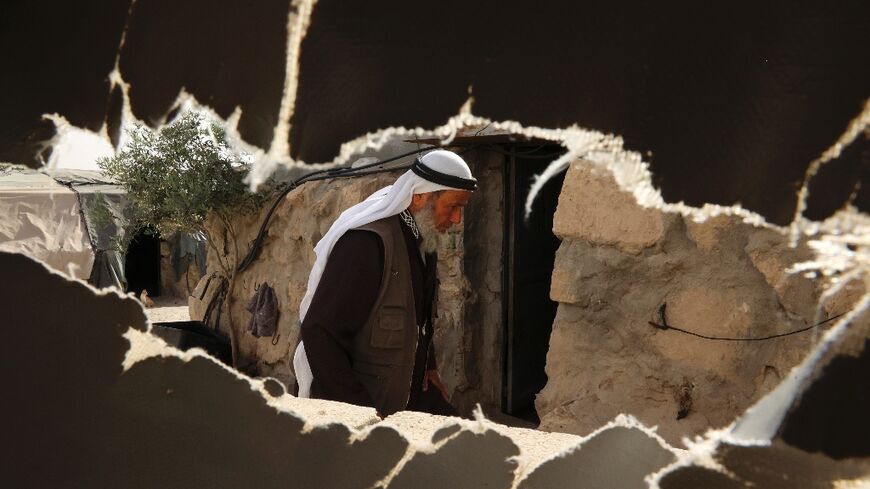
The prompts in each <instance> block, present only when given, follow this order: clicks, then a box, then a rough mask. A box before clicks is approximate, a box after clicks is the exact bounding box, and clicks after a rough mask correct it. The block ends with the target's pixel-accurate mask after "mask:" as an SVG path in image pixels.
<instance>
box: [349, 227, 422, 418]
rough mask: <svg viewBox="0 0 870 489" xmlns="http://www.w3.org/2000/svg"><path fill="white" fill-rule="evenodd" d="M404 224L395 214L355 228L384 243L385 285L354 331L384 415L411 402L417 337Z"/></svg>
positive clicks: (357, 366)
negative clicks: (403, 231)
mask: <svg viewBox="0 0 870 489" xmlns="http://www.w3.org/2000/svg"><path fill="white" fill-rule="evenodd" d="M400 226H401V224H399V219H397V218H396V217H395V216H392V217H388V218H385V219H381V220H378V221H375V222H373V223H370V224H366V225H365V226H360V227H359V228H357V229H359V230H362V231H371V232H373V233H375V234H377V235H378V236H380V238H381V241H382V242H383V244H384V271H383V275H382V278H381V288H380V291H379V292H378V298H377V300H376V301H375V306H374V308H372V312H371V315H370V316H369V317H368V320H367V321H366V324H365V326H363V328H362V330H361V331H360V332H359V333H358V334H357V335H356V338H355V340H354V345H353V357H352V362H353V370H354V372H355V373H356V374H357V378H359V380H360V382H362V384H363V385H364V386H365V388H366V390H368V392H369V395H370V396H371V398H372V400H373V401H374V407H375V409H377V410H378V412H379V413H380V414H382V415H384V416H387V415H390V414H393V413H395V412H396V411H400V410H402V409H405V406H407V404H408V396H409V394H410V392H411V375H412V373H413V370H414V354H415V351H416V349H417V339H418V331H417V312H416V308H415V304H414V291H413V288H412V283H411V268H410V263H409V261H408V249H407V246H406V244H405V238H404V235H403V234H402V228H401V227H400Z"/></svg>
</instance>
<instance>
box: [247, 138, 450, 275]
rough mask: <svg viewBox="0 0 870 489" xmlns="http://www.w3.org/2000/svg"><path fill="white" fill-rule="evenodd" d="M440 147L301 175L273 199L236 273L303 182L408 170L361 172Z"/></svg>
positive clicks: (254, 254)
mask: <svg viewBox="0 0 870 489" xmlns="http://www.w3.org/2000/svg"><path fill="white" fill-rule="evenodd" d="M440 147H441V146H437V145H432V146H427V147H425V148H419V149H415V150H414V151H409V152H407V153H402V154H400V155H396V156H392V157H390V158H387V159H385V160H380V161H376V162H374V163H369V164H366V165H361V166H358V167H355V168H354V167H342V168H329V169H325V170H318V171H315V172H312V173H309V174H307V175H303V176H301V177H299V178H297V179H296V180H294V181H293V182H291V183H290V184H289V185H287V186H286V187H285V188H283V190H281V192H280V193H279V194H278V197H277V198H276V199H275V202H273V203H272V207H270V208H269V212H267V213H266V217H265V218H264V219H263V222H262V224H260V229H259V230H258V231H257V236H256V237H255V238H254V240H253V241H252V242H251V245H250V247H249V249H248V253H247V255H245V257H244V258H243V259H242V260H241V261H240V262H239V263H238V265H237V266H236V273H238V272H241V271H244V270H245V269H246V268H248V266H250V264H251V263H253V261H254V260H255V259H256V258H257V254H258V253H259V251H260V247H261V246H262V244H263V239H264V238H265V236H266V231H267V230H268V229H269V223H270V222H271V220H272V214H274V213H275V209H277V208H278V205H279V204H280V203H281V202H282V201H283V200H284V197H286V196H287V194H289V193H290V192H291V191H293V189H295V188H296V187H298V186H300V185H302V184H303V183H305V182H314V181H318V180H328V179H331V178H355V177H362V176H365V175H373V174H376V173H384V172H391V171H396V170H402V169H408V168H410V165H407V166H399V167H395V168H382V169H378V170H372V171H363V170H366V169H369V168H373V167H376V166H382V165H384V164H386V163H390V162H391V161H396V160H398V159H401V158H404V157H406V156H411V155H413V154H417V153H420V152H423V151H429V150H432V149H437V148H440Z"/></svg>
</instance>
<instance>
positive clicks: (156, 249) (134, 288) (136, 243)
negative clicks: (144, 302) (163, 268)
mask: <svg viewBox="0 0 870 489" xmlns="http://www.w3.org/2000/svg"><path fill="white" fill-rule="evenodd" d="M124 274H125V275H126V277H127V292H134V293H135V294H136V295H137V296H138V295H139V294H140V293H142V290H143V289H146V290H148V295H150V296H158V295H160V238H159V237H158V236H157V233H149V232H139V233H138V234H137V235H136V236H135V237H134V238H133V240H132V241H131V242H130V246H129V247H127V254H126V256H125V258H124Z"/></svg>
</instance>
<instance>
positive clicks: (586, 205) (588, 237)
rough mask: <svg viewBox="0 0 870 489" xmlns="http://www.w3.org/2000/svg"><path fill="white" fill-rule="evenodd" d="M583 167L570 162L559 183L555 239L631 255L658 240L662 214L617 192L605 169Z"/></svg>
mask: <svg viewBox="0 0 870 489" xmlns="http://www.w3.org/2000/svg"><path fill="white" fill-rule="evenodd" d="M583 165H584V163H583V162H581V161H577V162H575V163H573V165H572V166H573V167H574V168H573V169H572V171H569V172H568V175H567V176H566V177H565V183H564V184H562V194H561V195H560V196H559V207H558V210H557V211H556V215H555V218H554V223H553V232H554V233H555V234H556V236H558V237H560V238H562V239H577V240H584V241H589V242H590V243H596V244H601V245H614V246H616V247H617V248H619V249H621V250H623V251H627V252H630V253H637V252H639V251H640V250H642V249H643V248H646V247H648V246H651V245H653V244H654V243H656V242H657V241H658V240H659V239H661V237H662V233H663V232H664V218H663V216H662V214H661V212H658V211H656V210H654V209H644V208H642V207H640V206H639V205H637V202H636V201H635V199H634V196H632V195H631V194H630V193H628V192H624V191H622V190H620V189H619V187H618V186H617V184H616V181H615V180H614V179H613V175H612V174H611V173H610V172H609V171H608V170H606V169H603V168H595V167H592V166H588V165H587V166H583ZM581 166H582V168H583V170H580V168H581ZM603 202H607V205H602V203H603Z"/></svg>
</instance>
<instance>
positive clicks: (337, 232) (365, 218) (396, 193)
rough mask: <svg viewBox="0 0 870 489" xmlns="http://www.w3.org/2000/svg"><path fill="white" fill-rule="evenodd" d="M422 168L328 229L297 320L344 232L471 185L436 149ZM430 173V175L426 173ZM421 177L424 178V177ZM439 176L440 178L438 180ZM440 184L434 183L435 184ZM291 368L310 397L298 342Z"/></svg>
mask: <svg viewBox="0 0 870 489" xmlns="http://www.w3.org/2000/svg"><path fill="white" fill-rule="evenodd" d="M419 162H420V163H422V164H423V165H425V166H424V167H422V169H423V171H421V167H417V168H416V169H412V170H408V171H406V172H405V173H403V174H402V176H400V177H399V178H398V179H396V182H395V183H393V184H392V185H388V186H386V187H384V188H382V189H380V190H378V191H376V192H375V193H373V194H371V195H370V196H369V197H368V198H366V199H365V200H364V201H362V202H360V203H359V204H356V205H355V206H353V207H351V208H349V209H347V210H345V211H344V212H342V213H341V215H340V216H338V219H336V221H335V222H334V223H333V224H332V227H330V228H329V231H327V232H326V234H325V235H324V236H323V238H321V239H320V241H318V243H317V246H315V247H314V253H315V254H316V255H317V258H316V259H315V260H314V267H312V269H311V274H310V275H309V276H308V290H307V291H306V292H305V296H304V297H303V298H302V303H301V304H300V305H299V321H300V323H302V322H303V321H305V315H306V314H307V313H308V307H309V306H310V305H311V299H312V298H313V297H314V292H315V291H316V290H317V285H318V284H319V283H320V277H321V276H322V275H323V270H324V269H325V268H326V260H327V258H329V254H330V252H332V247H333V246H335V243H336V242H338V239H339V238H341V237H342V236H344V233H346V232H347V231H349V230H351V229H354V228H358V227H360V226H364V225H366V224H369V223H372V222H375V221H377V220H379V219H383V218H385V217H390V216H395V215H397V214H399V213H400V212H402V211H403V210H405V209H407V208H408V206H409V205H410V204H411V199H412V197H413V196H414V194H425V193H429V192H437V191H439V190H465V189H463V188H460V187H458V186H451V182H450V180H451V178H450V177H453V178H454V179H456V178H458V179H460V180H464V181H468V182H474V181H475V180H474V177H472V176H471V170H470V169H469V168H468V165H467V164H466V163H465V161H464V160H463V159H462V158H461V157H460V156H459V155H457V154H456V153H452V152H450V151H444V150H435V151H431V152H429V153H426V154H425V155H424V156H423V157H421V158H420V159H419ZM430 171H431V172H432V173H431V174H430V173H429V172H430ZM421 174H422V175H425V176H426V178H424V177H423V176H421ZM439 177H440V178H439ZM433 180H435V181H441V182H442V183H436V182H435V181H433ZM293 369H294V370H295V371H296V382H297V383H298V385H299V394H298V396H299V397H311V382H312V381H313V380H314V376H313V374H312V372H311V366H310V365H309V364H308V356H307V355H306V354H305V346H304V345H303V343H302V342H301V341H300V342H299V346H297V347H296V353H295V354H294V355H293Z"/></svg>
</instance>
